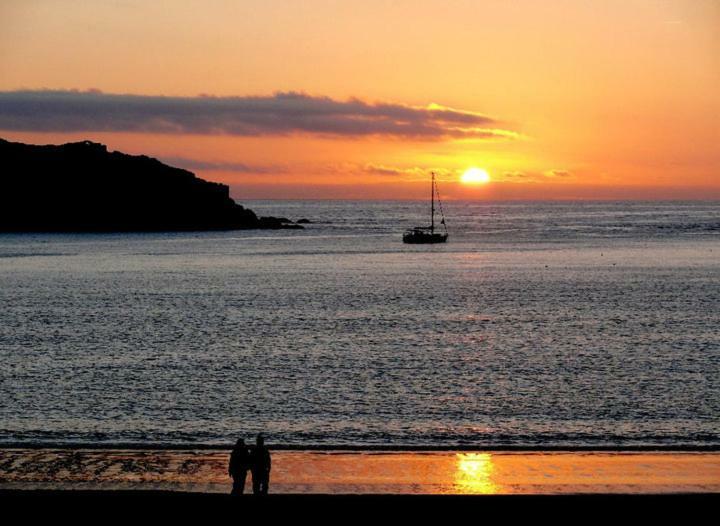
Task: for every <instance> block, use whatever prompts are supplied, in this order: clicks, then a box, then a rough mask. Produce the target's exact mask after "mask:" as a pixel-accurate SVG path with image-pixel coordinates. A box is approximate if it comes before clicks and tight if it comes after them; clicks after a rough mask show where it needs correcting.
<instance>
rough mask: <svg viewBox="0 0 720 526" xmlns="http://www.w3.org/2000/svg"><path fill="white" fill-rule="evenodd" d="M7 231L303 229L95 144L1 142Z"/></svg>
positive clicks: (185, 176)
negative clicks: (258, 212) (41, 144)
mask: <svg viewBox="0 0 720 526" xmlns="http://www.w3.org/2000/svg"><path fill="white" fill-rule="evenodd" d="M0 167H1V170H0V231H4V232H38V231H43V232H69V231H81V232H90V231H94V232H129V231H178V230H233V229H250V228H271V229H277V228H302V226H301V225H297V224H294V223H291V222H289V221H288V220H286V219H284V218H275V217H260V218H259V217H257V215H255V213H254V212H253V211H252V210H250V209H248V208H245V207H243V206H241V205H238V204H237V203H235V201H233V200H232V199H231V198H230V190H229V188H228V186H227V185H224V184H220V183H213V182H209V181H205V180H203V179H200V178H198V177H196V176H195V174H193V173H192V172H189V171H187V170H182V169H180V168H174V167H172V166H168V165H166V164H163V163H161V162H160V161H158V160H157V159H153V158H151V157H147V156H144V155H140V156H136V155H126V154H124V153H121V152H108V150H107V147H106V146H105V145H103V144H98V143H94V142H90V141H83V142H77V143H68V144H63V145H57V146H56V145H47V146H36V145H30V144H23V143H16V142H9V141H5V140H3V139H0Z"/></svg>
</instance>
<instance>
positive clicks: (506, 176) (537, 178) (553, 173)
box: [502, 170, 573, 183]
mask: <svg viewBox="0 0 720 526" xmlns="http://www.w3.org/2000/svg"><path fill="white" fill-rule="evenodd" d="M572 175H573V174H572V173H571V172H569V171H568V170H547V171H545V172H520V171H516V172H505V173H503V174H502V180H504V181H507V182H522V183H538V182H543V181H545V182H547V181H549V180H551V179H558V178H562V179H565V178H569V177H572Z"/></svg>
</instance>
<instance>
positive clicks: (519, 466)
mask: <svg viewBox="0 0 720 526" xmlns="http://www.w3.org/2000/svg"><path fill="white" fill-rule="evenodd" d="M229 453H230V448H229V447H225V448H222V449H212V450H209V449H205V450H202V449H197V448H186V449H184V450H178V449H174V450H169V449H164V450H163V449H98V448H95V449H92V448H83V449H68V448H64V449H50V448H44V449H37V448H36V449H31V448H22V449H13V448H0V490H44V491H48V490H72V491H88V490H104V491H127V490H130V491H147V490H152V491H172V492H184V491H185V492H187V491H189V492H192V493H227V492H229V489H230V479H229V477H228V474H227V462H228V458H229ZM271 453H272V459H273V469H272V473H271V483H270V491H271V493H277V494H286V495H290V494H303V495H309V494H327V495H342V494H352V495H374V494H384V495H545V494H553V495H569V494H604V493H607V494H700V493H716V494H720V453H718V452H706V451H691V452H688V451H619V450H614V451H598V450H593V451H567V450H566V451H549V450H535V451H522V452H521V451H508V450H504V451H488V450H485V449H481V448H475V449H474V450H472V451H459V450H457V449H455V450H451V451H429V450H424V451H422V450H413V451H397V450H395V451H391V450H370V449H364V450H362V451H350V450H346V449H345V450H339V449H338V450H327V449H326V450H307V449H306V450H278V449H271ZM249 479H250V477H248V481H247V490H246V491H249V490H250V482H249Z"/></svg>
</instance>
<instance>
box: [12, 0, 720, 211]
mask: <svg viewBox="0 0 720 526" xmlns="http://www.w3.org/2000/svg"><path fill="white" fill-rule="evenodd" d="M718 57H720V2H717V1H716V0H622V1H616V0H603V1H596V2H590V1H583V0H567V1H560V0H558V1H541V0H515V1H503V0H487V1H480V0H476V1H452V0H445V1H435V0H426V1H422V0H414V1H376V0H364V1H362V2H359V1H358V2H353V1H345V2H338V1H329V0H328V1H315V0H305V1H303V2H297V1H290V0H288V1H282V2H281V1H274V0H264V1H253V0H247V1H244V2H236V1H220V0H206V1H203V2H200V1H195V2H191V1H180V0H174V1H167V2H161V1H158V2H142V1H133V0H126V1H113V2H111V1H97V2H81V1H70V0H68V1H60V0H52V1H51V0H47V1H43V0H37V1H25V0H18V1H15V0H9V1H5V2H3V3H2V4H0V91H1V92H3V93H0V137H3V138H6V139H10V140H21V141H25V142H34V143H58V142H65V141H70V140H78V139H91V140H95V141H100V142H103V143H106V144H107V145H108V146H109V148H110V149H117V150H121V151H126V152H129V153H145V154H148V155H152V156H157V157H160V158H161V159H163V160H166V161H168V162H170V163H171V164H175V165H178V166H184V167H187V168H189V169H191V170H192V171H194V172H196V173H197V174H198V175H200V176H202V177H204V178H207V179H211V180H216V181H222V182H226V183H228V184H230V185H231V187H232V192H233V195H234V196H235V197H236V198H239V199H243V198H246V199H249V198H313V197H316V198H383V199H392V198H398V199H404V198H417V197H425V195H426V194H427V185H428V182H427V174H428V172H429V170H436V171H437V172H438V174H439V178H440V181H441V186H440V190H441V193H442V194H443V195H445V196H446V197H447V198H454V199H572V198H583V199H655V198H660V199H667V198H682V199H694V198H716V199H717V198H720V148H719V147H718V137H720V96H718V95H717V91H718V86H720V58H718ZM71 89H76V90H80V91H81V92H82V93H76V94H74V95H72V97H75V98H73V99H72V100H73V101H75V102H73V104H75V103H77V104H85V103H86V102H85V101H87V100H90V99H91V98H93V97H94V100H96V102H97V104H98V108H99V109H98V110H97V114H94V113H92V112H90V114H89V115H85V117H84V118H83V119H79V118H78V119H74V120H73V119H71V122H72V124H71V125H67V127H65V126H66V122H70V121H66V120H63V119H61V117H63V116H64V117H67V111H69V110H67V109H58V108H59V105H61V104H62V101H60V102H58V100H59V99H62V97H63V96H62V94H61V95H57V93H58V90H71ZM19 90H33V91H38V92H40V93H41V94H42V95H47V97H49V98H50V99H51V100H50V102H48V104H50V106H43V107H42V108H43V109H42V111H35V112H34V113H33V115H32V116H27V115H26V114H25V113H23V112H22V111H20V110H18V107H19V106H18V104H20V103H19V102H17V101H18V100H20V99H22V100H21V102H22V103H23V104H25V103H26V102H23V101H25V99H27V97H28V96H27V94H22V93H21V94H20V95H18V94H17V93H20V91H19ZM86 90H100V91H101V92H102V94H106V95H107V96H106V95H102V94H93V93H84V92H85V91H86ZM13 92H15V93H13ZM289 92H293V93H295V94H301V95H300V96H299V98H297V97H296V99H297V100H295V99H293V98H292V96H291V97H289V99H292V100H290V102H291V104H290V107H286V106H287V104H286V102H287V100H289V99H288V97H287V96H279V97H278V96H276V94H277V93H289ZM113 94H132V95H137V96H138V97H136V98H131V99H129V100H130V101H131V103H132V104H135V103H136V102H137V104H147V105H148V106H147V107H148V108H150V109H148V114H147V117H144V116H143V117H141V118H139V119H136V118H132V119H131V118H128V119H125V120H126V121H127V122H121V121H122V120H123V119H122V117H118V114H117V111H124V109H123V108H125V106H120V108H121V110H118V109H117V106H116V102H117V101H118V100H120V99H119V98H117V97H113V96H112V95H113ZM203 94H206V95H212V96H215V97H218V98H219V99H217V102H218V103H219V104H221V105H224V104H228V105H229V106H232V107H233V108H235V106H237V105H241V106H242V109H241V110H236V109H232V110H231V111H239V112H240V113H238V114H234V115H233V116H232V117H230V116H226V115H224V114H222V113H217V111H221V110H215V109H213V110H212V113H208V114H207V115H205V116H204V117H203V119H204V120H203V121H202V122H203V123H202V125H201V124H198V120H199V117H198V116H197V115H196V114H194V113H192V112H194V111H195V108H198V107H199V108H200V110H199V111H205V109H203V108H205V106H204V105H205V104H209V105H213V104H215V102H213V99H210V101H209V102H208V101H207V97H205V98H201V99H195V97H197V96H198V95H203ZM159 95H160V96H166V97H169V98H170V99H169V100H170V102H172V103H173V104H174V109H173V110H172V114H171V115H169V114H168V113H167V111H170V110H166V109H165V108H164V104H165V102H164V99H157V98H154V97H153V96H159ZM23 97H25V99H23ZM72 97H71V98H72ZM229 97H233V99H230V98H229ZM351 99H352V100H354V99H359V101H361V102H362V104H356V103H354V102H352V100H351ZM33 100H34V99H33ZM133 101H134V102H133ZM349 101H350V102H349ZM123 103H124V102H123ZM28 104H29V103H28ZM255 104H260V105H262V106H263V108H264V109H262V114H261V115H260V116H259V117H258V119H259V121H258V122H255V121H254V120H253V119H255V113H253V112H254V111H255V110H254V109H252V108H254V107H255V106H254V105H255ZM431 104H436V105H440V106H441V107H442V108H440V109H438V108H439V107H438V106H430V105H431ZM143 107H144V106H143ZM248 107H250V109H248ZM48 108H49V109H48ZM63 108H65V107H64V106H63ZM185 108H191V109H190V110H186V109H185ZM329 108H333V109H332V111H331V112H330V114H328V113H326V112H328V111H330V110H329ZM62 111H65V112H66V113H62ZM92 111H95V110H92ZM113 111H115V112H116V113H113ZM208 111H209V110H208ZM445 111H447V112H448V114H449V115H450V117H449V119H450V120H444V117H442V118H440V117H438V112H445ZM103 112H105V113H103ZM153 112H154V113H153ZM188 112H189V113H191V115H189V116H188V115H187V114H186V113H188ZM407 112H410V113H411V114H412V117H411V119H412V120H411V121H409V124H408V121H406V120H404V119H405V118H406V117H404V116H403V115H405V113H407ZM71 117H73V116H71ZM466 117H467V118H468V119H472V120H473V124H467V123H463V119H465V118H466ZM246 119H250V120H252V126H249V125H248V122H246ZM438 119H440V120H438ZM136 122H137V126H135V125H134V123H136ZM208 122H209V123H211V125H208V124H207V123H208ZM159 123H160V124H159ZM288 123H291V124H288ZM215 124H217V126H216V125H215ZM422 127H427V129H428V130H430V131H429V132H428V134H426V135H423V134H422V133H419V132H418V130H420V129H421V128H422ZM67 130H69V131H67ZM358 130H361V131H358ZM408 130H409V131H408ZM416 132H417V133H416ZM471 166H477V167H481V168H484V169H485V170H487V171H488V172H489V174H490V176H491V182H490V183H487V184H482V185H476V186H470V185H462V184H459V182H458V179H459V176H460V174H462V172H463V171H464V170H465V169H467V168H469V167H471Z"/></svg>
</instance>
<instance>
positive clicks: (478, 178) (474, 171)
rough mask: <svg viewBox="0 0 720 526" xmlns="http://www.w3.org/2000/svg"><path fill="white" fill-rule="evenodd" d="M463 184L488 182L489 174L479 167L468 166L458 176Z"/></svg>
mask: <svg viewBox="0 0 720 526" xmlns="http://www.w3.org/2000/svg"><path fill="white" fill-rule="evenodd" d="M460 182H461V183H463V184H484V183H489V182H490V174H489V173H487V171H485V170H483V169H481V168H468V169H467V170H465V172H464V173H463V174H462V175H461V176H460Z"/></svg>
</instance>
